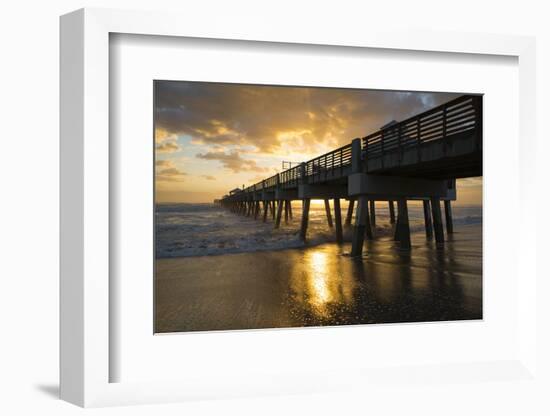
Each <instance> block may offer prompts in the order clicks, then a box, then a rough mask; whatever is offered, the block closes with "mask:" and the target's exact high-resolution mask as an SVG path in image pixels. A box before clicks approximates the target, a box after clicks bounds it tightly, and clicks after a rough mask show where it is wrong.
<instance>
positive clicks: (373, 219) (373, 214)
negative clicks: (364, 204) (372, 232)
mask: <svg viewBox="0 0 550 416" xmlns="http://www.w3.org/2000/svg"><path fill="white" fill-rule="evenodd" d="M369 205H370V225H371V227H372V228H373V229H374V228H375V227H376V205H375V201H374V200H371V201H369Z"/></svg>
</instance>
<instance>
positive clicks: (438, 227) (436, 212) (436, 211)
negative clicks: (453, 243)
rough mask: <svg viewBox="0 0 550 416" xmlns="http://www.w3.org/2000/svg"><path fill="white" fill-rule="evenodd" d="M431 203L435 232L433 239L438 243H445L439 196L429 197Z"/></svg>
mask: <svg viewBox="0 0 550 416" xmlns="http://www.w3.org/2000/svg"><path fill="white" fill-rule="evenodd" d="M430 201H431V205H432V217H433V226H434V233H435V241H436V243H437V244H438V245H442V244H444V243H445V236H444V234H443V221H442V219H441V204H440V200H439V198H436V197H434V198H431V200H430Z"/></svg>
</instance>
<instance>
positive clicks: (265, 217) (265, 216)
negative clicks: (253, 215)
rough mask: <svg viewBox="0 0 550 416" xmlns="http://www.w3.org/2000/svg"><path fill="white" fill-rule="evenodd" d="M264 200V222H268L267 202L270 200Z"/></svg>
mask: <svg viewBox="0 0 550 416" xmlns="http://www.w3.org/2000/svg"><path fill="white" fill-rule="evenodd" d="M263 202H264V217H263V222H266V221H267V204H268V202H267V201H263Z"/></svg>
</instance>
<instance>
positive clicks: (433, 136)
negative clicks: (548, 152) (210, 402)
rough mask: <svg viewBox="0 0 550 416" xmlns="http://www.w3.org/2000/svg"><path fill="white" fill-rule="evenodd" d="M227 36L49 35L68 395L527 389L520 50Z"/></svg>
mask: <svg viewBox="0 0 550 416" xmlns="http://www.w3.org/2000/svg"><path fill="white" fill-rule="evenodd" d="M187 20H189V19H187ZM233 27H234V26H232V25H229V23H227V24H225V25H224V24H220V25H213V26H212V25H210V26H208V27H206V26H205V25H201V24H200V22H199V21H197V22H190V24H189V25H186V26H185V27H182V25H181V16H177V15H173V14H169V13H145V12H126V11H113V10H95V9H93V10H89V9H85V10H80V11H76V12H74V13H71V14H69V15H66V16H63V17H62V19H61V80H62V88H61V101H62V106H61V111H62V120H61V142H62V146H61V190H62V192H61V206H62V216H61V219H62V221H61V222H62V224H61V240H62V260H61V395H62V398H64V399H65V400H68V401H70V402H73V403H76V404H79V405H82V406H105V405H113V404H137V403H155V402H164V401H182V400H193V399H199V398H200V399H204V398H224V397H249V396H255V395H272V394H297V393H307V392H316V393H318V392H324V391H361V390H362V389H370V390H369V391H373V392H375V391H382V390H383V389H384V387H383V386H384V385H386V386H387V385H388V384H391V385H393V383H397V382H398V383H399V385H400V386H402V387H403V388H406V387H407V386H410V385H412V384H413V383H414V384H418V383H420V384H423V385H426V386H429V385H430V383H433V382H434V381H436V382H437V383H456V382H457V381H460V382H467V383H472V385H476V386H477V385H480V384H481V382H482V381H491V382H499V381H508V382H516V381H517V382H518V383H520V382H523V381H525V380H531V381H532V380H533V377H534V376H533V374H534V371H535V369H536V362H535V361H534V350H535V348H536V325H535V324H534V322H535V319H534V318H535V317H536V304H535V302H533V293H534V291H535V287H536V286H535V282H536V272H535V271H534V269H533V266H532V264H533V262H532V256H533V255H534V254H533V253H534V251H535V250H533V249H532V246H533V245H534V244H535V243H534V242H533V239H531V238H529V237H530V234H529V233H530V232H532V231H530V230H533V229H534V227H533V222H534V221H535V219H534V218H533V216H528V215H522V212H524V211H525V210H527V209H528V204H529V195H530V194H529V192H528V189H529V187H530V186H531V185H530V184H529V181H528V176H529V171H530V169H531V168H532V166H533V161H534V154H533V152H532V147H530V146H529V143H531V142H532V141H533V140H534V133H533V131H532V128H533V127H532V126H533V123H532V119H531V117H533V114H535V112H534V111H532V110H533V109H534V106H535V104H534V98H533V97H534V90H535V83H534V82H535V81H534V77H532V71H533V70H534V69H533V68H534V46H533V43H534V42H533V40H532V39H530V38H521V37H514V36H504V35H503V36H489V35H481V34H476V35H473V34H469V35H467V34H450V33H441V34H438V35H437V36H434V35H433V33H432V34H429V35H428V34H426V33H422V32H407V33H406V34H404V32H402V31H401V32H400V31H398V30H397V31H392V32H391V33H390V32H387V31H378V30H377V29H375V28H372V29H365V28H362V29H361V31H358V29H353V28H348V29H346V30H343V31H341V32H339V33H338V34H333V35H330V36H328V35H327V34H326V32H325V31H324V30H323V29H322V28H321V27H317V26H315V24H313V23H312V24H311V30H308V31H307V34H304V32H303V31H300V30H298V29H291V30H282V28H280V27H278V26H277V25H263V26H262V28H261V29H260V28H258V27H257V26H250V27H249V29H250V31H249V32H247V34H246V36H245V35H243V34H242V33H240V34H235V33H234V32H233V31H232V28H233ZM247 27H248V26H246V24H245V25H244V26H243V28H247ZM327 36H328V38H327ZM504 120H505V122H503V121H504ZM518 149H519V152H518ZM504 184H506V185H504ZM503 206H505V207H506V209H505V210H503V209H502V207H503ZM510 218H517V221H518V222H521V224H522V226H521V227H518V231H517V233H518V234H517V236H516V238H517V241H518V243H517V244H509V242H507V240H506V239H505V238H504V236H505V235H506V232H507V231H506V229H505V227H503V226H502V224H506V223H509V221H510ZM503 258H505V259H506V261H505V262H503V261H501V260H502V259H503ZM499 259H500V260H499ZM519 270H522V273H521V279H520V273H519ZM532 382H534V383H536V382H537V381H536V379H535V381H532ZM396 388H398V387H396ZM399 388H400V387H399ZM426 388H428V387H426Z"/></svg>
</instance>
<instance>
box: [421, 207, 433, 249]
mask: <svg viewBox="0 0 550 416" xmlns="http://www.w3.org/2000/svg"><path fill="white" fill-rule="evenodd" d="M422 205H423V207H424V227H425V228H426V238H427V239H428V240H431V239H432V238H433V226H432V217H431V215H430V201H426V200H424V201H422Z"/></svg>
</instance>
